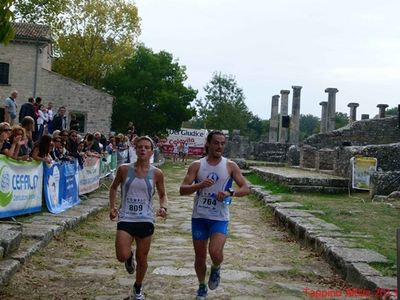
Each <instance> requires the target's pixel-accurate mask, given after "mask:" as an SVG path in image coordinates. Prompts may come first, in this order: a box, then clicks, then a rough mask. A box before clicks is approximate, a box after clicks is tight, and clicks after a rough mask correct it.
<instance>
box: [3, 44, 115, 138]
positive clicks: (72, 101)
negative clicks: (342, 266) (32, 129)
mask: <svg viewBox="0 0 400 300" xmlns="http://www.w3.org/2000/svg"><path fill="white" fill-rule="evenodd" d="M42 46H43V47H41V48H37V47H36V45H34V44H32V43H20V42H12V43H10V44H9V45H7V46H4V45H2V44H0V62H5V63H8V64H9V65H10V76H9V85H0V103H1V105H2V103H3V99H5V98H6V97H8V96H9V95H10V92H11V91H12V90H13V89H16V90H18V98H17V105H18V110H19V108H20V107H21V105H22V104H23V103H25V102H27V100H28V98H29V97H32V96H40V97H42V98H43V102H42V103H43V104H45V105H46V104H47V103H48V102H53V108H54V113H56V112H57V109H58V108H59V107H60V106H62V105H64V106H66V108H67V123H68V124H69V119H70V115H71V113H80V114H83V115H84V116H85V124H84V127H85V128H84V131H85V132H93V131H101V132H103V133H105V134H107V133H109V132H110V128H111V114H112V105H113V97H112V96H111V95H109V94H107V93H104V92H102V91H99V90H96V89H94V88H93V87H90V86H87V85H85V84H83V83H80V82H77V81H75V80H72V79H70V78H67V77H64V76H62V75H60V74H57V73H55V72H51V71H50V70H49V69H50V63H51V61H49V55H48V46H45V45H42ZM37 49H39V51H38V52H37ZM37 53H38V56H37V58H38V61H37V62H38V63H37V65H38V68H37V80H36V95H34V91H35V88H34V83H35V64H36V54H37Z"/></svg>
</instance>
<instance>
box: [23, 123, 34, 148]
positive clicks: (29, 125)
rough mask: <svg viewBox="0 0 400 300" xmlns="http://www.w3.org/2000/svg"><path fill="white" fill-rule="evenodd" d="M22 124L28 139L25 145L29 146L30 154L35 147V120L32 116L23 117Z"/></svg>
mask: <svg viewBox="0 0 400 300" xmlns="http://www.w3.org/2000/svg"><path fill="white" fill-rule="evenodd" d="M21 125H22V128H23V129H24V130H25V136H26V139H27V142H26V144H25V146H26V147H27V152H28V154H30V153H31V151H32V149H33V132H34V131H33V130H34V127H35V120H34V119H33V118H32V117H30V116H26V117H25V118H23V120H22V122H21Z"/></svg>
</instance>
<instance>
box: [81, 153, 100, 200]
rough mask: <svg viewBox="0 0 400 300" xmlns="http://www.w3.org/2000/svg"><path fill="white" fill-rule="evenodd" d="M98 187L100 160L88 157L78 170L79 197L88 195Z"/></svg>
mask: <svg viewBox="0 0 400 300" xmlns="http://www.w3.org/2000/svg"><path fill="white" fill-rule="evenodd" d="M99 186H100V158H98V157H94V156H89V157H88V158H86V159H85V163H84V164H83V169H81V170H79V195H83V194H87V193H90V192H92V191H94V190H96V189H98V188H99Z"/></svg>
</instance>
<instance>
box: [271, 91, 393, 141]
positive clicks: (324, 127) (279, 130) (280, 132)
mask: <svg viewBox="0 0 400 300" xmlns="http://www.w3.org/2000/svg"><path fill="white" fill-rule="evenodd" d="M301 88H302V87H301V86H296V85H293V86H292V89H293V98H292V115H291V119H290V130H289V128H288V126H287V125H288V124H284V121H285V118H286V121H285V122H286V123H287V121H288V117H289V116H288V106H289V94H290V91H289V90H281V95H280V96H279V95H274V96H272V102H271V120H270V125H269V126H270V127H269V139H268V141H269V142H270V143H276V142H279V143H287V142H289V143H290V144H295V145H297V144H298V143H299V138H300V91H301ZM337 92H339V90H338V89H337V88H327V89H325V93H328V101H322V102H320V103H319V104H320V105H321V107H322V108H321V125H320V133H325V132H331V131H333V130H335V125H336V93H337ZM279 98H281V111H280V114H279V111H278V108H279ZM347 106H348V107H349V108H350V123H352V122H355V121H356V116H357V107H358V106H359V104H358V103H354V102H351V103H349V104H348V105H347ZM377 107H378V108H379V118H384V117H385V110H386V108H387V107H388V105H387V104H378V105H377ZM279 115H280V116H281V118H280V119H279ZM361 119H369V115H364V114H363V115H362V116H361ZM288 135H289V136H288Z"/></svg>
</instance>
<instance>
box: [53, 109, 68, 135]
mask: <svg viewBox="0 0 400 300" xmlns="http://www.w3.org/2000/svg"><path fill="white" fill-rule="evenodd" d="M65 111H66V109H65V106H61V107H60V108H59V109H58V113H57V114H56V115H55V116H54V118H53V130H60V131H62V130H65V129H67V117H66V116H65Z"/></svg>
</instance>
